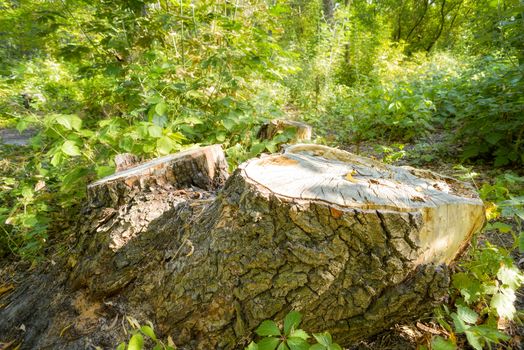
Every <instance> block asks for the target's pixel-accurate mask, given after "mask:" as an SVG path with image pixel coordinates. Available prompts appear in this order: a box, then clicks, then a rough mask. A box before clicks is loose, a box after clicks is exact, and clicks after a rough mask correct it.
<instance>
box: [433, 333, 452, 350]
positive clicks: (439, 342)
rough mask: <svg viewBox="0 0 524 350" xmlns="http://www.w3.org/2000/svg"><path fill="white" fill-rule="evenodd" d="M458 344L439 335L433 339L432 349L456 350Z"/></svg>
mask: <svg viewBox="0 0 524 350" xmlns="http://www.w3.org/2000/svg"><path fill="white" fill-rule="evenodd" d="M456 348H457V346H456V345H455V344H453V343H452V342H451V341H450V340H446V339H444V338H442V337H441V336H439V335H437V336H436V337H434V338H433V339H432V340H431V349H433V350H455V349H456Z"/></svg>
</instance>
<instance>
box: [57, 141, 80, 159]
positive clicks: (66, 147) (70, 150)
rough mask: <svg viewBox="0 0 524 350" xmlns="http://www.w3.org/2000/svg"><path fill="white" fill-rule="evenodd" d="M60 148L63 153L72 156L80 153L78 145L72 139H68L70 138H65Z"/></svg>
mask: <svg viewBox="0 0 524 350" xmlns="http://www.w3.org/2000/svg"><path fill="white" fill-rule="evenodd" d="M61 150H62V152H64V153H65V154H67V155H69V156H72V157H75V156H79V155H81V153H80V149H79V148H78V146H77V145H76V144H75V143H74V142H73V141H70V140H67V141H65V142H64V143H63V144H62V147H61Z"/></svg>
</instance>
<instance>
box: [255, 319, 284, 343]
mask: <svg viewBox="0 0 524 350" xmlns="http://www.w3.org/2000/svg"><path fill="white" fill-rule="evenodd" d="M255 333H256V334H258V335H260V336H261V337H266V336H271V335H276V336H279V335H280V329H278V326H277V324H276V323H275V322H274V321H271V320H266V321H264V322H262V323H261V324H260V326H258V328H257V329H256V330H255ZM259 345H260V343H259Z"/></svg>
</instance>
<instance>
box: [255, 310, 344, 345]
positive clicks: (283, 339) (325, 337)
mask: <svg viewBox="0 0 524 350" xmlns="http://www.w3.org/2000/svg"><path fill="white" fill-rule="evenodd" d="M301 321H302V315H301V314H300V313H299V312H297V311H291V312H290V313H288V314H287V315H286V317H285V318H284V322H283V327H279V325H278V324H277V323H276V322H275V321H272V320H266V321H263V322H262V323H261V324H260V326H258V328H257V329H256V330H255V333H256V334H257V335H259V336H260V337H261V339H260V340H258V341H257V342H251V343H250V344H249V346H248V347H247V348H245V350H275V349H276V350H342V348H341V347H340V345H338V344H337V343H334V342H333V339H332V337H331V334H329V333H328V332H323V333H313V339H314V340H315V341H316V342H315V343H314V344H311V343H309V342H308V340H309V339H310V338H312V337H311V336H310V335H309V334H308V333H307V332H306V331H304V330H303V329H300V328H298V327H299V325H300V322H301Z"/></svg>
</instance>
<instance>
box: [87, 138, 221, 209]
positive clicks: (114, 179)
mask: <svg viewBox="0 0 524 350" xmlns="http://www.w3.org/2000/svg"><path fill="white" fill-rule="evenodd" d="M227 168H228V166H227V162H226V159H225V156H224V152H223V151H222V148H221V145H212V146H207V147H201V148H196V149H190V150H187V151H183V152H179V153H176V154H171V155H168V156H165V157H161V158H157V159H153V160H151V161H149V162H146V163H143V164H140V165H137V166H134V167H131V168H128V169H125V170H122V171H119V172H116V173H115V174H113V175H110V176H107V177H105V178H103V179H101V180H99V181H96V182H94V183H92V184H90V185H89V186H88V187H87V194H88V201H89V203H90V205H91V206H93V207H115V206H118V205H119V204H122V203H125V202H126V201H127V200H128V199H129V198H130V197H132V196H133V195H134V194H136V193H138V192H143V191H149V190H150V189H152V188H153V189H154V188H165V189H170V188H172V189H173V188H175V189H180V188H187V187H190V186H195V187H198V188H201V189H204V190H213V189H217V188H219V187H220V186H222V185H223V184H224V182H225V180H226V179H227V176H228V173H227Z"/></svg>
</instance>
